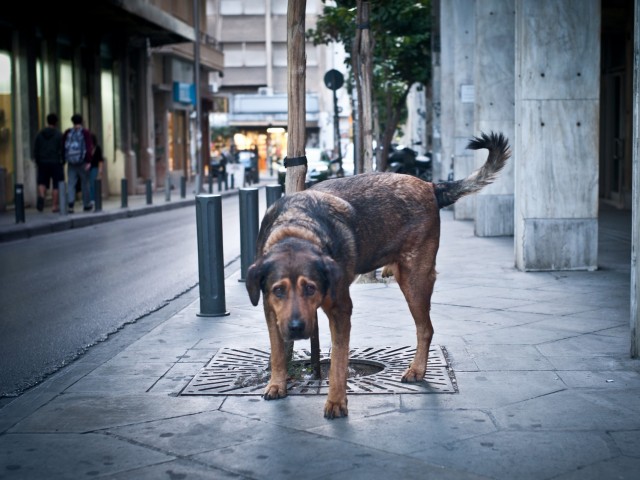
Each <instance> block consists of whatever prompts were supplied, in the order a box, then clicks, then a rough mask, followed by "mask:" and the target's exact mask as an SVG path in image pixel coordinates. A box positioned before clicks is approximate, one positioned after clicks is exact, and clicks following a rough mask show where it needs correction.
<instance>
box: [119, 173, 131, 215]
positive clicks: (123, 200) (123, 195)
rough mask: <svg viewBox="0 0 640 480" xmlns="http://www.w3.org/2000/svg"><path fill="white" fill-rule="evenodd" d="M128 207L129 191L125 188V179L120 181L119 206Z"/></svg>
mask: <svg viewBox="0 0 640 480" xmlns="http://www.w3.org/2000/svg"><path fill="white" fill-rule="evenodd" d="M128 205H129V190H128V188H127V179H126V178H123V179H122V180H120V206H121V207H122V208H127V206H128Z"/></svg>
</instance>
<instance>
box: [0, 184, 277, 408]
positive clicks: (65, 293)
mask: <svg viewBox="0 0 640 480" xmlns="http://www.w3.org/2000/svg"><path fill="white" fill-rule="evenodd" d="M260 201H261V203H262V202H263V199H262V198H261V199H260ZM261 208H262V209H261V215H262V212H263V208H264V207H263V206H262V207H261ZM222 213H223V235H224V240H223V242H224V260H225V265H227V264H229V263H231V262H232V261H233V260H234V259H237V258H238V257H239V255H240V240H239V238H240V237H239V235H240V233H239V207H238V197H237V196H231V197H226V198H223V201H222ZM236 263H238V265H239V262H236ZM0 265H1V266H2V267H1V269H0V285H2V288H0V352H1V354H0V358H1V360H0V362H1V368H0V397H3V396H4V397H6V396H15V395H18V394H19V393H20V392H22V391H24V390H25V389H26V388H29V387H31V386H33V385H35V384H37V383H38V382H39V381H41V380H42V379H43V378H44V377H45V376H46V375H48V374H50V373H53V372H55V371H56V370H58V369H59V368H60V367H61V366H63V365H65V364H67V363H68V362H70V361H71V360H73V359H74V358H76V357H77V356H78V355H80V354H82V352H84V351H86V349H87V348H88V347H90V346H91V345H93V344H95V343H96V342H98V341H100V340H103V339H104V338H106V337H107V335H109V334H111V333H113V332H116V331H117V330H118V329H119V328H120V327H122V326H123V325H124V324H126V323H130V322H133V321H135V320H136V319H138V318H140V317H141V316H143V315H145V314H147V313H149V312H152V311H154V310H156V309H158V308H159V307H161V306H162V305H164V304H166V302H167V301H168V300H170V299H173V298H175V297H176V296H178V295H179V294H181V293H184V292H185V291H188V290H189V289H191V288H193V287H194V286H196V285H197V284H198V256H197V239H196V218H195V208H189V207H185V208H180V209H177V210H172V211H168V212H161V213H153V214H149V215H146V216H141V217H135V218H128V219H123V220H117V221H113V222H108V223H104V224H100V225H96V226H93V227H86V228H80V229H76V230H69V231H65V232H60V233H54V234H49V235H43V236H38V237H32V238H30V239H26V240H20V241H15V242H9V243H4V244H3V245H2V248H0ZM238 268H239V266H238Z"/></svg>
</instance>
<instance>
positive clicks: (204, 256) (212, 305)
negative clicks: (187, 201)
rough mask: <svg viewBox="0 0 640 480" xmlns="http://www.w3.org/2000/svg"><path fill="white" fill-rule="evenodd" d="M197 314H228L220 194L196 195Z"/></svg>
mask: <svg viewBox="0 0 640 480" xmlns="http://www.w3.org/2000/svg"><path fill="white" fill-rule="evenodd" d="M196 230H197V236H198V273H199V279H200V283H199V288H200V313H198V316H200V317H221V316H224V315H229V312H228V311H227V310H226V305H225V291H224V255H223V244H222V197H221V196H220V195H196Z"/></svg>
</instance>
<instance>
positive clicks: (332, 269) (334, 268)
mask: <svg viewBox="0 0 640 480" xmlns="http://www.w3.org/2000/svg"><path fill="white" fill-rule="evenodd" d="M322 262H323V264H324V274H325V279H326V283H327V286H328V289H327V290H328V292H329V295H331V301H332V302H335V301H336V288H337V286H338V284H339V283H340V280H342V269H341V268H340V266H339V265H338V264H337V263H336V261H335V260H334V259H333V258H331V257H329V256H327V255H324V256H323V257H322Z"/></svg>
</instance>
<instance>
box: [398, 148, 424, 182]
mask: <svg viewBox="0 0 640 480" xmlns="http://www.w3.org/2000/svg"><path fill="white" fill-rule="evenodd" d="M387 165H388V167H387V172H394V173H404V174H407V175H413V176H414V177H418V178H420V179H422V180H425V181H427V182H430V181H431V179H432V178H433V175H432V165H431V154H430V153H428V154H427V155H418V152H416V151H415V150H413V149H411V148H409V147H404V148H401V149H398V150H395V151H393V152H392V153H391V155H389V161H388V163H387Z"/></svg>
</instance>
